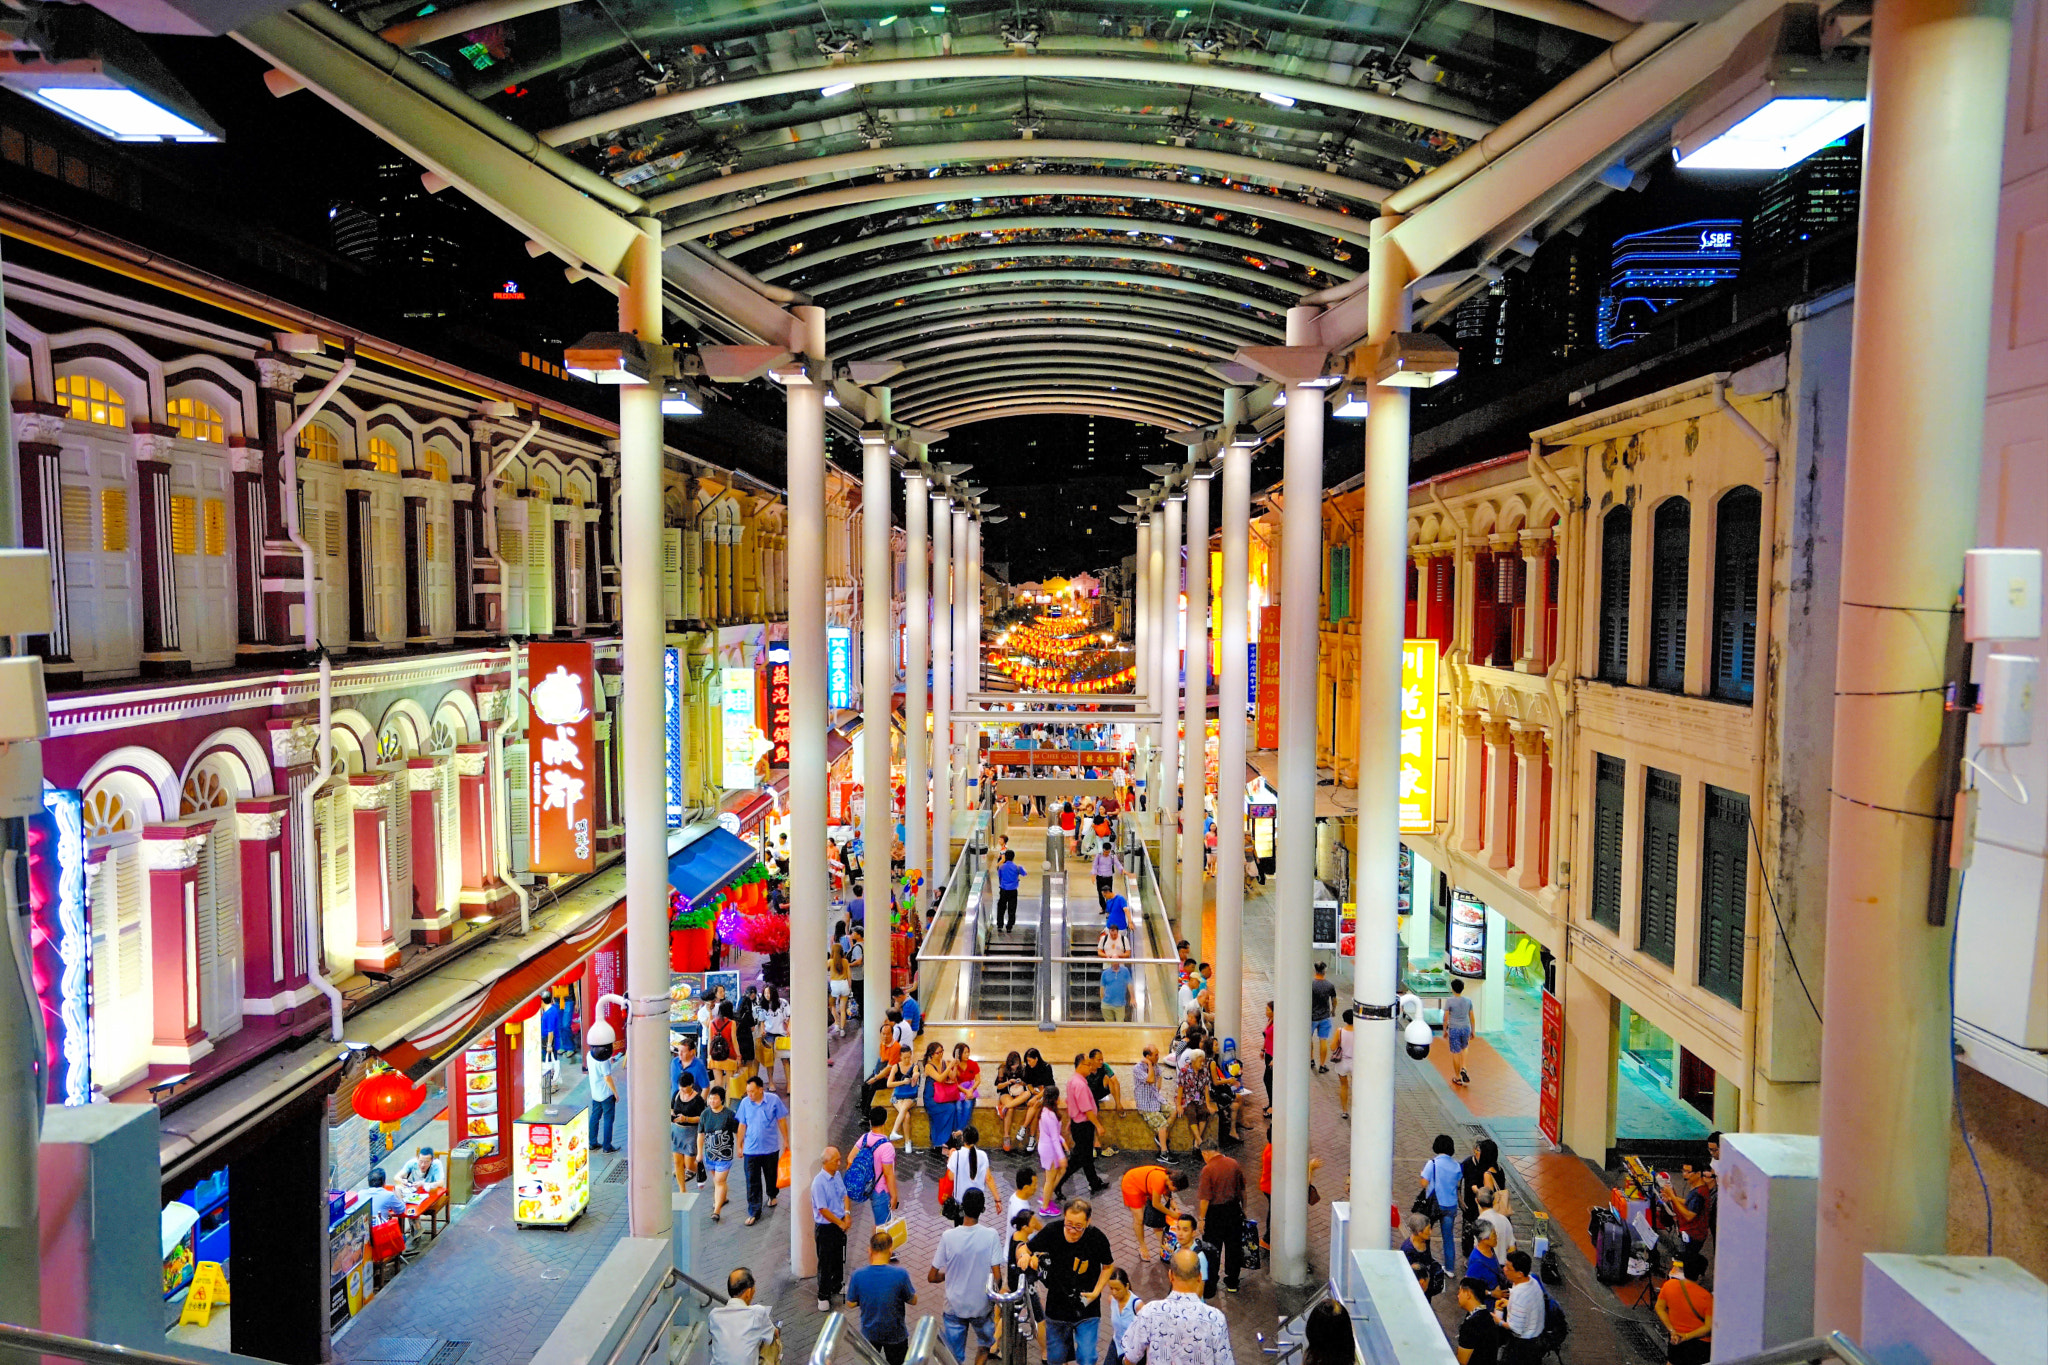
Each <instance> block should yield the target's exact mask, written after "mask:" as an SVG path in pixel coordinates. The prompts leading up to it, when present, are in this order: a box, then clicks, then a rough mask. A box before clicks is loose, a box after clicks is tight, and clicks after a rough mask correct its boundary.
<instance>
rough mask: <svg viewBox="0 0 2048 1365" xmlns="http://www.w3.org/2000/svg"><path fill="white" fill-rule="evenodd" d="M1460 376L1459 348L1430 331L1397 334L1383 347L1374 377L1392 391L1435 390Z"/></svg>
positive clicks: (1389, 338) (1388, 339)
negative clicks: (1448, 380) (1445, 382)
mask: <svg viewBox="0 0 2048 1365" xmlns="http://www.w3.org/2000/svg"><path fill="white" fill-rule="evenodd" d="M1457 374H1458V349H1457V347H1455V346H1453V345H1451V344H1450V343H1449V342H1447V341H1445V340H1443V339H1442V338H1441V337H1436V336H1432V335H1430V334H1429V333H1428V332H1396V333H1394V334H1393V335H1392V336H1390V337H1388V338H1387V340H1386V344H1385V345H1384V346H1382V347H1381V348H1380V358H1379V365H1378V367H1377V368H1376V369H1375V370H1374V372H1373V378H1375V379H1377V380H1378V381H1379V382H1380V383H1382V384H1385V385H1386V386H1387V387H1389V388H1396V389H1433V388H1435V387H1436V386H1437V385H1438V384H1441V383H1443V382H1444V381H1445V380H1447V379H1455V378H1456V377H1457Z"/></svg>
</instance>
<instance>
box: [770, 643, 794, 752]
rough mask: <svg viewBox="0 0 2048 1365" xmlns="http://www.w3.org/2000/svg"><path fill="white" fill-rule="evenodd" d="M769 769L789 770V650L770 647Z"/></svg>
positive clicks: (783, 646) (777, 646) (780, 644)
mask: <svg viewBox="0 0 2048 1365" xmlns="http://www.w3.org/2000/svg"><path fill="white" fill-rule="evenodd" d="M768 766H769V767H771V768H787V767H788V766H789V646H788V645H787V644H782V643H777V644H772V645H770V646H768Z"/></svg>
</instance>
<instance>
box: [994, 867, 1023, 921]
mask: <svg viewBox="0 0 2048 1365" xmlns="http://www.w3.org/2000/svg"><path fill="white" fill-rule="evenodd" d="M1023 884H1024V869H1023V868H1022V867H1021V866H1019V865H1018V863H1017V855H1016V854H1015V853H1012V852H1009V851H1008V850H1005V851H1004V853H1003V861H1002V863H1001V864H1000V865H998V866H997V868H996V887H997V890H996V932H997V933H999V934H1006V933H1008V932H1009V931H1010V930H1012V929H1014V928H1016V927H1017V888H1018V887H1020V886H1022V885H1023Z"/></svg>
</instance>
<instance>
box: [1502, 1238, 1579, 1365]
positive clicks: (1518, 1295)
mask: <svg viewBox="0 0 2048 1365" xmlns="http://www.w3.org/2000/svg"><path fill="white" fill-rule="evenodd" d="M1534 1265H1535V1262H1533V1261H1531V1260H1530V1259H1529V1253H1528V1252H1526V1251H1522V1250H1520V1249H1517V1250H1514V1251H1511V1252H1509V1253H1508V1262H1507V1264H1506V1265H1505V1266H1504V1267H1502V1273H1503V1274H1504V1275H1506V1277H1507V1281H1508V1297H1507V1302H1506V1304H1504V1305H1503V1306H1502V1307H1501V1308H1500V1309H1498V1310H1496V1311H1495V1313H1494V1315H1493V1320H1494V1321H1495V1322H1497V1323H1499V1324H1500V1325H1501V1326H1502V1327H1504V1328H1506V1329H1507V1330H1506V1332H1505V1333H1504V1334H1503V1335H1502V1337H1501V1356H1500V1358H1501V1365H1536V1362H1537V1361H1539V1360H1541V1359H1542V1358H1543V1355H1544V1352H1545V1351H1548V1350H1554V1349H1556V1347H1557V1346H1559V1345H1561V1344H1562V1343H1563V1341H1564V1336H1565V1332H1566V1331H1567V1330H1568V1329H1567V1328H1566V1326H1565V1321H1564V1310H1563V1309H1562V1308H1560V1307H1559V1306H1558V1303H1557V1300H1556V1299H1553V1298H1551V1297H1550V1295H1549V1294H1548V1293H1547V1292H1545V1290H1544V1288H1543V1286H1542V1285H1541V1284H1538V1283H1537V1282H1536V1277H1535V1276H1534V1275H1532V1274H1531V1273H1530V1271H1531V1270H1532V1269H1533V1267H1534Z"/></svg>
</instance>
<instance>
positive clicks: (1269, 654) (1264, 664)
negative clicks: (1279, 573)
mask: <svg viewBox="0 0 2048 1365" xmlns="http://www.w3.org/2000/svg"><path fill="white" fill-rule="evenodd" d="M1258 657H1259V671H1258V673H1257V675H1256V676H1257V677H1258V680H1259V682H1258V701H1259V723H1258V740H1257V743H1256V745H1255V746H1254V747H1256V748H1260V749H1277V748H1279V747H1280V608H1278V607H1266V608H1264V609H1263V610H1261V611H1260V612H1259V656H1258ZM1404 828H1405V826H1404Z"/></svg>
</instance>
